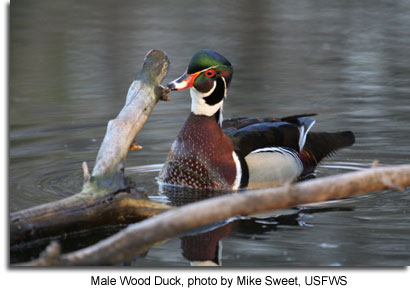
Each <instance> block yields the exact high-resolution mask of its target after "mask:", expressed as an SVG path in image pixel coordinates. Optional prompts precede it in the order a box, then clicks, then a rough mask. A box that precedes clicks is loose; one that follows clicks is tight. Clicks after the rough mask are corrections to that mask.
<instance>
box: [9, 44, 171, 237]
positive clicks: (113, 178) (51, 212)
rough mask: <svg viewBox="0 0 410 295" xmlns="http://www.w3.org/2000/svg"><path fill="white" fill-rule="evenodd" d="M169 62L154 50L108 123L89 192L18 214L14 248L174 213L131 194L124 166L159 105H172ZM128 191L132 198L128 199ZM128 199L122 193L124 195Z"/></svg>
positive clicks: (86, 182) (87, 175) (89, 179)
mask: <svg viewBox="0 0 410 295" xmlns="http://www.w3.org/2000/svg"><path fill="white" fill-rule="evenodd" d="M168 66H169V60H168V58H167V56H166V54H165V53H163V52H162V51H160V50H151V51H150V52H148V54H147V55H146V57H145V59H144V64H143V66H142V69H141V71H140V72H139V73H138V74H137V77H136V80H135V81H134V82H133V83H132V84H131V86H130V89H129V91H128V95H127V98H126V103H125V106H124V107H123V109H122V110H121V112H120V113H119V115H118V116H117V118H116V119H114V120H112V121H110V122H109V123H108V127H107V132H106V135H105V137H104V140H103V143H102V145H101V148H100V150H99V152H98V155H97V159H96V163H95V166H94V169H93V172H92V174H91V175H90V173H89V171H88V166H87V164H86V163H83V172H84V186H83V189H82V191H81V192H80V193H78V194H75V195H73V196H71V197H68V198H65V199H62V200H59V201H56V202H51V203H47V204H43V205H40V206H36V207H33V208H29V209H26V210H22V211H18V212H14V213H12V214H11V216H10V244H11V245H13V244H16V243H20V242H23V241H28V240H33V239H37V238H42V237H48V236H53V235H57V234H59V233H60V234H61V233H65V232H68V231H71V230H78V229H80V228H81V229H86V228H91V227H94V226H99V225H109V224H118V223H121V222H128V223H129V222H136V221H138V220H141V219H144V218H147V217H150V216H152V215H153V214H157V213H158V212H162V211H163V210H167V209H169V206H164V205H160V204H157V203H153V202H150V201H148V200H142V199H141V193H140V192H137V191H133V190H132V189H130V187H129V185H128V183H127V180H126V178H125V176H124V172H123V168H124V167H123V166H124V165H123V161H124V159H125V157H126V156H127V153H128V149H129V147H130V144H131V143H132V141H133V140H134V138H135V135H136V134H137V133H138V132H139V131H140V129H141V128H142V126H143V125H144V124H145V122H146V120H147V119H148V116H149V115H150V113H151V111H152V109H153V108H154V106H155V104H156V103H157V102H158V100H159V99H162V100H169V99H168V98H167V96H166V94H167V91H166V90H165V89H164V88H163V87H162V86H161V85H160V83H161V81H162V80H163V78H164V77H165V75H166V73H167V69H168ZM125 190H127V191H128V192H131V193H130V194H128V195H127V194H126V193H125ZM121 191H122V193H119V192H121Z"/></svg>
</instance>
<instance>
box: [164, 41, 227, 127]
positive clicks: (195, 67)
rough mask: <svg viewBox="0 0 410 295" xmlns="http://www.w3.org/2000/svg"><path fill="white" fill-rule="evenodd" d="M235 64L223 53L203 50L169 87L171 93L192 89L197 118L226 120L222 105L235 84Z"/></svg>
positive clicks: (196, 54) (194, 110)
mask: <svg viewBox="0 0 410 295" xmlns="http://www.w3.org/2000/svg"><path fill="white" fill-rule="evenodd" d="M232 74H233V68H232V65H231V63H230V62H229V61H228V60H227V59H226V58H225V57H223V56H222V55H220V54H219V53H217V52H215V51H212V50H209V49H202V50H200V51H198V52H197V53H195V55H194V56H193V57H192V58H191V61H190V62H189V65H188V68H187V70H186V71H185V73H184V74H183V75H182V76H181V77H179V78H178V79H176V80H174V81H172V82H170V83H168V88H170V89H171V90H183V89H187V88H190V89H191V98H192V106H191V110H192V112H193V113H194V114H196V115H206V116H213V115H215V114H218V115H217V116H218V121H221V120H222V104H223V101H224V99H225V98H226V91H227V89H228V87H229V84H230V83H231V79H232Z"/></svg>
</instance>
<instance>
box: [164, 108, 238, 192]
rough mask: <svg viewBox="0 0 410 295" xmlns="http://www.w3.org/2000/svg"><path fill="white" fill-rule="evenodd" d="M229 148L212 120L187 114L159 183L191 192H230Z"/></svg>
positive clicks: (232, 175)
mask: <svg viewBox="0 0 410 295" xmlns="http://www.w3.org/2000/svg"><path fill="white" fill-rule="evenodd" d="M232 153H233V146H232V143H231V141H230V139H229V138H228V137H227V136H226V135H225V134H224V133H223V132H222V130H221V128H220V127H219V126H218V124H217V122H216V120H215V118H214V117H208V116H201V115H194V114H193V113H191V114H190V116H189V117H188V119H187V120H186V121H185V124H184V125H183V127H182V129H181V131H180V132H179V134H178V136H177V138H176V140H175V141H174V143H173V145H172V147H171V151H170V152H169V154H168V159H167V161H166V163H165V164H164V167H163V169H162V171H161V173H160V176H159V178H160V181H162V182H164V183H168V184H174V185H182V186H190V187H195V188H209V189H230V188H231V187H232V185H233V183H234V181H235V177H236V166H235V162H234V159H233V156H232Z"/></svg>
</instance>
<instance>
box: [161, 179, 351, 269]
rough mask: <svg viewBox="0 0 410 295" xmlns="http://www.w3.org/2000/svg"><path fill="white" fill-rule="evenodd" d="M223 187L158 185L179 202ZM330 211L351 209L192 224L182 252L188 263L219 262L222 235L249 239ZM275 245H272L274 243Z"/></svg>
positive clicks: (207, 195)
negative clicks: (202, 224)
mask: <svg viewBox="0 0 410 295" xmlns="http://www.w3.org/2000/svg"><path fill="white" fill-rule="evenodd" d="M225 193H226V192H225V191H213V190H198V189H192V188H181V187H173V186H161V187H160V194H161V195H163V196H166V198H167V200H168V204H169V205H172V206H182V205H185V204H188V203H193V202H197V201H201V200H205V199H209V198H214V197H218V196H220V195H223V194H225ZM330 211H353V208H352V207H346V206H343V207H342V206H340V207H330V206H328V207H308V208H290V209H285V210H274V211H270V212H266V213H263V214H257V215H253V216H238V217H234V218H230V219H227V220H223V221H219V222H215V223H212V224H210V225H207V226H204V227H200V228H196V229H195V230H193V231H190V232H188V233H185V234H183V236H182V237H181V238H180V239H181V250H182V255H183V256H184V257H185V258H186V259H187V260H188V261H189V262H190V264H191V266H222V249H223V247H222V239H224V238H227V237H229V236H230V235H238V236H240V237H241V238H244V239H252V238H254V237H255V235H263V234H264V233H267V232H271V231H276V230H279V229H280V227H281V226H307V224H306V223H305V222H303V221H302V220H301V219H302V218H301V217H302V216H304V215H306V214H317V213H324V212H330ZM274 246H275V245H272V247H274Z"/></svg>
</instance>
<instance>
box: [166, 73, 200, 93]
mask: <svg viewBox="0 0 410 295" xmlns="http://www.w3.org/2000/svg"><path fill="white" fill-rule="evenodd" d="M199 74H200V72H196V73H193V74H188V73H187V72H185V73H184V74H183V75H182V76H181V77H179V78H178V79H175V80H174V81H172V82H169V83H168V85H167V87H168V88H169V89H171V90H183V89H187V88H191V87H192V86H193V85H194V81H195V78H196V77H197V76H198V75H199Z"/></svg>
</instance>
